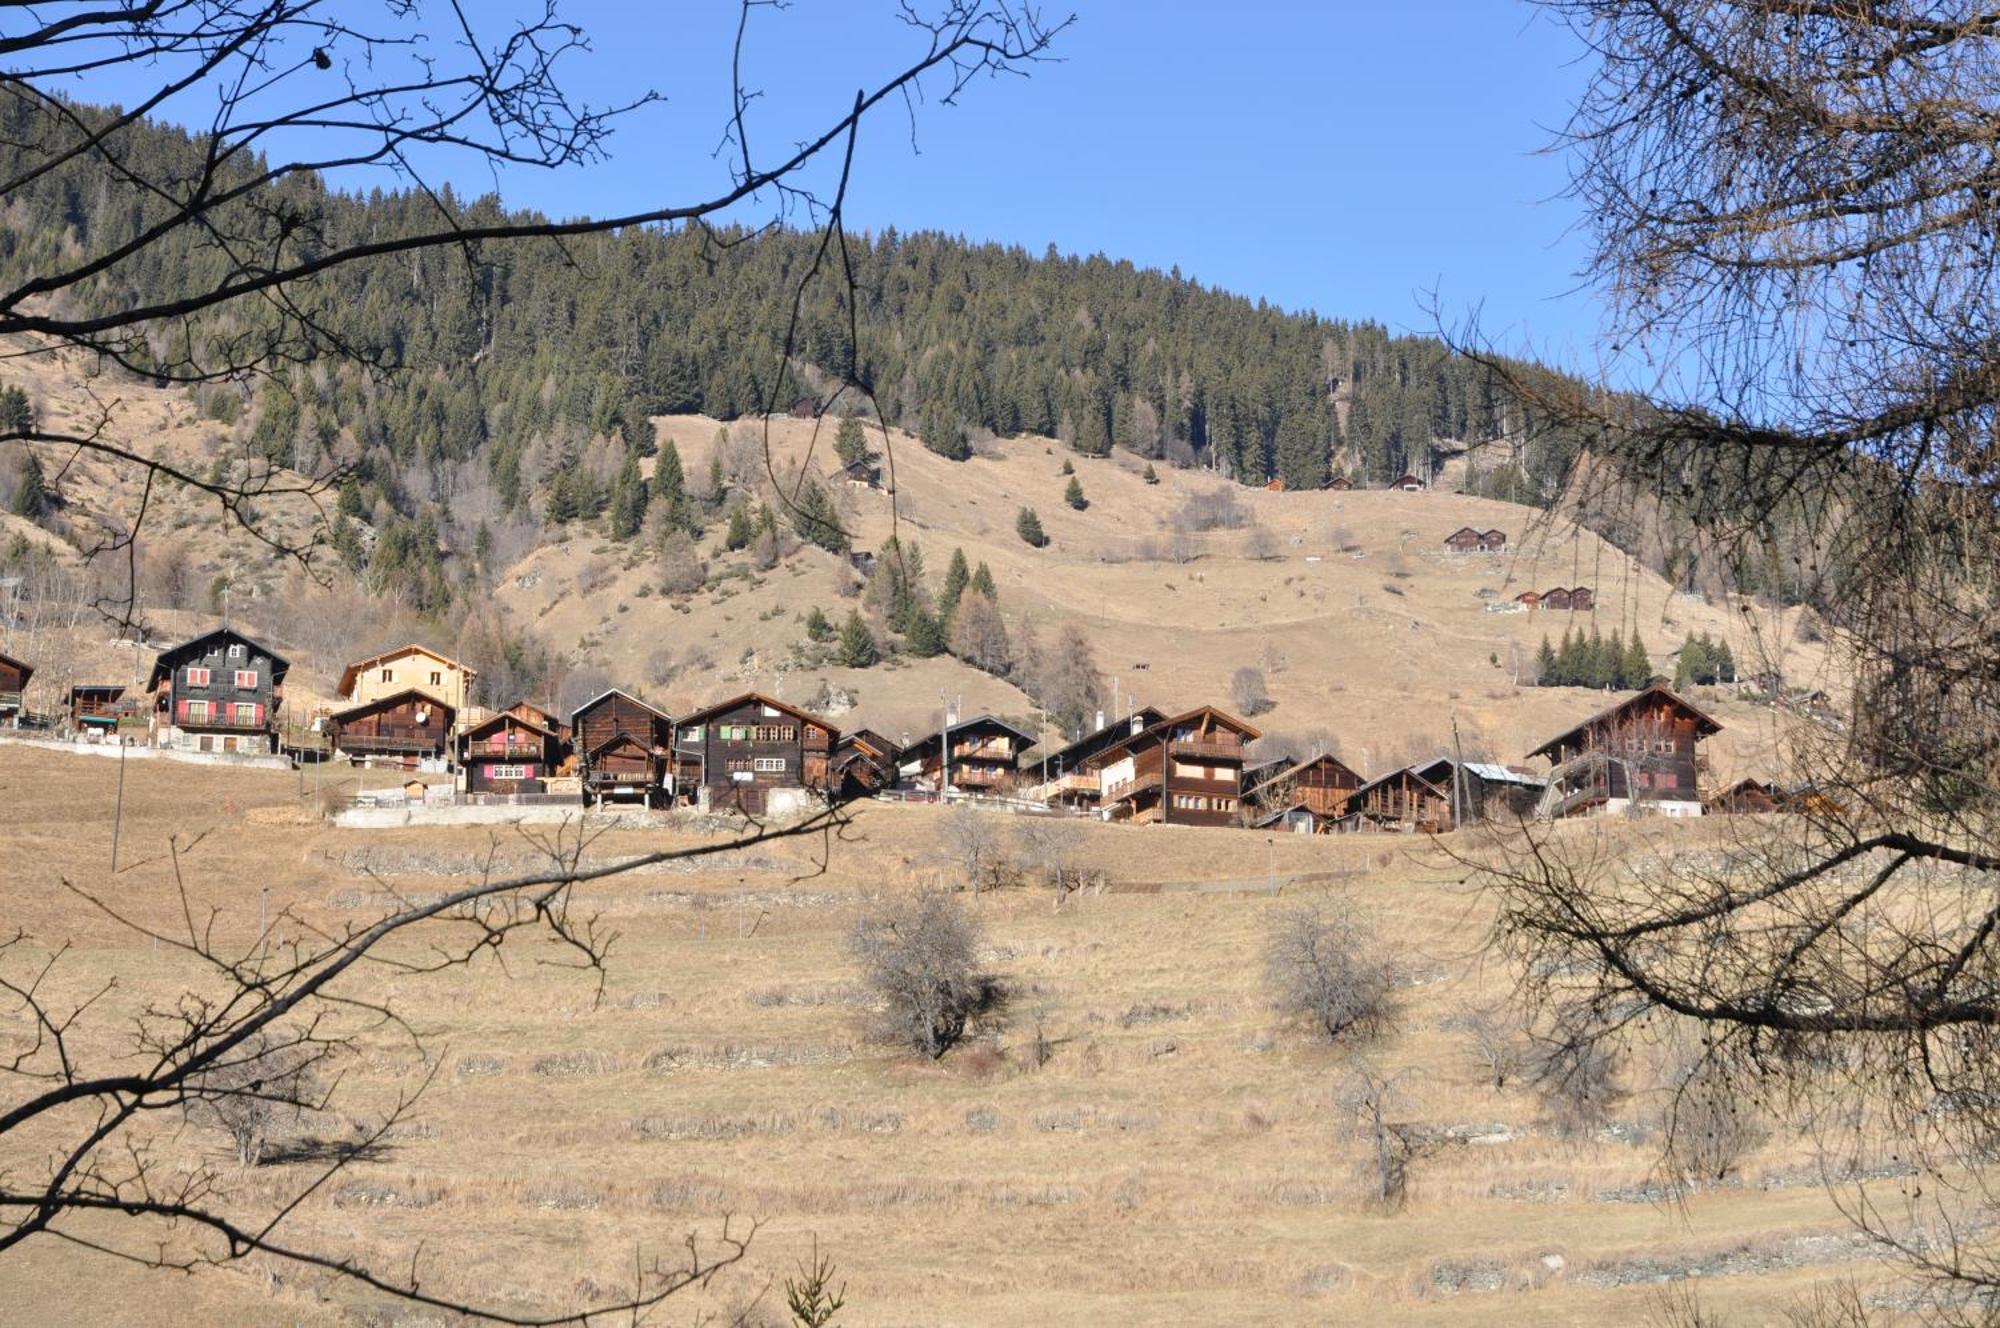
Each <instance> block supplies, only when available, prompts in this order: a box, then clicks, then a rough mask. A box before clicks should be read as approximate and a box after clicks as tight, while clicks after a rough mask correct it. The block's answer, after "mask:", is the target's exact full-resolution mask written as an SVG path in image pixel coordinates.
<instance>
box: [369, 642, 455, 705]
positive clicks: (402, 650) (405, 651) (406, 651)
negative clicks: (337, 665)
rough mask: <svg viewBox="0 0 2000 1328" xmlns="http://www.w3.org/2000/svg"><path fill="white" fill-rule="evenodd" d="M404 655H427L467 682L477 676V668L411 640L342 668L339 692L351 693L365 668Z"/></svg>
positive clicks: (370, 667)
mask: <svg viewBox="0 0 2000 1328" xmlns="http://www.w3.org/2000/svg"><path fill="white" fill-rule="evenodd" d="M405 655H428V656H430V657H431V658H432V659H434V660H436V661H437V662H438V663H440V664H449V665H451V667H453V668H455V669H457V670H458V671H459V672H461V673H463V674H464V675H465V680H466V681H467V682H471V681H472V680H473V679H474V678H477V677H478V676H479V670H478V669H475V668H469V667H467V666H466V665H464V664H461V663H459V662H458V661H457V660H455V659H453V658H452V657H451V656H450V655H446V654H443V653H441V652H439V651H436V650H432V649H431V648H430V647H429V646H426V645H418V644H417V643H416V642H414V641H412V642H411V643H410V644H408V645H406V646H397V647H396V648H395V649H393V650H385V651H383V652H382V653H381V654H379V655H370V656H369V657H368V658H367V659H357V660H355V661H354V662H353V663H352V664H349V665H348V666H347V667H346V668H344V669H342V670H341V671H340V689H339V690H340V694H341V695H342V696H351V695H353V693H354V684H355V683H357V682H359V681H360V680H361V675H362V673H363V672H364V671H365V670H368V669H372V668H374V667H375V666H376V665H377V664H385V663H387V662H388V661H390V660H392V659H401V658H403V657H404V656H405Z"/></svg>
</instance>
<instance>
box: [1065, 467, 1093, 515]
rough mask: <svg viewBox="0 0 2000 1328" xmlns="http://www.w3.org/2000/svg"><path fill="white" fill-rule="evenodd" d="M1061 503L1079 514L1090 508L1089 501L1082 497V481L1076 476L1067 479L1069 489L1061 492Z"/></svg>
mask: <svg viewBox="0 0 2000 1328" xmlns="http://www.w3.org/2000/svg"><path fill="white" fill-rule="evenodd" d="M1063 501H1064V502H1066V503H1068V504H1069V505H1070V506H1071V507H1074V508H1075V509H1076V510H1077V511H1079V512H1081V511H1082V510H1083V509H1084V508H1086V507H1088V506H1090V499H1088V498H1086V497H1084V496H1083V481H1082V480H1079V479H1078V478H1077V477H1076V476H1074V475H1072V476H1070V477H1069V487H1068V488H1067V489H1064V490H1063Z"/></svg>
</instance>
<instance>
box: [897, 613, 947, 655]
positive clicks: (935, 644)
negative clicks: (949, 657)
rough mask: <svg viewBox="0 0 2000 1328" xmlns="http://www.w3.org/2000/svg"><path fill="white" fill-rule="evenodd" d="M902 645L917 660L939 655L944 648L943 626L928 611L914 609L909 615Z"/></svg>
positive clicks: (935, 616)
mask: <svg viewBox="0 0 2000 1328" xmlns="http://www.w3.org/2000/svg"><path fill="white" fill-rule="evenodd" d="M903 644H904V645H905V646H906V647H908V648H909V652H910V653H911V654H912V655H915V656H916V657H917V658H919V659H929V658H930V657H931V656H933V655H941V654H943V653H944V648H945V634H944V625H943V624H942V623H940V622H939V621H938V616H937V615H936V614H935V613H932V612H931V611H930V610H928V609H924V608H918V609H915V610H913V611H912V612H911V614H910V619H909V626H908V627H907V628H905V629H904V632H903Z"/></svg>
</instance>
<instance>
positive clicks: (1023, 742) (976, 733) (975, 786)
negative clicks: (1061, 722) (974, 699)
mask: <svg viewBox="0 0 2000 1328" xmlns="http://www.w3.org/2000/svg"><path fill="white" fill-rule="evenodd" d="M1034 745H1035V735H1034V734H1032V733H1029V732H1027V731H1026V730H1025V729H1021V728H1018V727H1016V726H1015V725H1012V724H1009V723H1008V722H1007V721H1006V720H1004V719H1001V718H999V717H998V716H995V715H974V716H972V717H971V718H969V719H964V720H953V721H951V722H950V723H948V724H946V725H945V726H944V727H943V728H942V729H940V730H938V731H937V732H936V733H928V734H925V735H924V736H923V737H921V738H918V739H917V740H916V741H915V742H913V743H911V744H910V745H909V746H907V747H905V748H904V749H903V752H902V755H901V756H899V757H898V758H897V768H898V770H899V771H900V773H901V777H902V779H903V780H904V781H905V782H909V783H915V784H917V785H918V786H919V787H922V788H927V789H932V790H935V791H936V792H939V793H946V792H957V793H968V794H972V795H974V796H982V797H992V796H995V795H998V794H1004V793H1011V792H1013V790H1014V788H1015V786H1016V785H1017V784H1018V783H1019V782H1020V778H1021V775H1020V769H1019V767H1020V763H1021V755H1022V753H1024V752H1026V751H1027V750H1028V748H1030V747H1032V746H1034Z"/></svg>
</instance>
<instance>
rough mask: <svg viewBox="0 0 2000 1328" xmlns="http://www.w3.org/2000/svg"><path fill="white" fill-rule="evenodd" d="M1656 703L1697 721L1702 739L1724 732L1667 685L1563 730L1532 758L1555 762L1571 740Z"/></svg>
mask: <svg viewBox="0 0 2000 1328" xmlns="http://www.w3.org/2000/svg"><path fill="white" fill-rule="evenodd" d="M1654 701H1664V702H1666V703H1667V704H1668V705H1670V706H1672V707H1674V708H1675V709H1677V710H1679V711H1681V712H1682V713H1683V714H1686V715H1687V716H1688V717H1689V718H1691V719H1693V720H1694V723H1695V732H1696V733H1697V734H1698V735H1700V736H1702V737H1707V736H1708V735H1709V734H1711V733H1719V732H1721V730H1722V725H1721V724H1720V723H1719V722H1717V721H1716V720H1714V719H1711V718H1710V717H1709V715H1708V713H1707V712H1706V711H1704V710H1702V709H1701V708H1700V707H1698V706H1696V705H1694V704H1693V703H1692V702H1690V701H1688V700H1687V699H1686V698H1684V697H1682V696H1681V695H1679V694H1678V693H1676V692H1675V691H1674V690H1673V689H1672V688H1671V687H1668V686H1666V685H1665V684H1663V683H1654V684H1652V685H1651V686H1649V687H1647V688H1646V689H1645V690H1644V691H1640V692H1635V693H1634V694H1633V695H1631V696H1628V697H1626V698H1625V699H1624V700H1623V701H1620V702H1619V703H1618V704H1617V705H1613V706H1606V707H1605V708H1604V709H1602V710H1600V711H1598V712H1597V713H1596V714H1594V715H1592V716H1591V717H1590V718H1589V719H1586V720H1584V721H1583V723H1581V724H1578V725H1577V726H1576V727H1574V728H1570V729H1565V730H1563V731H1562V732H1561V733H1558V734H1557V735H1556V736H1555V737H1553V738H1550V739H1549V740H1548V741H1547V742H1545V743H1543V744H1542V745H1541V746H1539V747H1537V748H1535V749H1534V750H1533V751H1531V752H1529V753H1528V755H1530V756H1547V757H1549V758H1550V759H1551V760H1553V759H1554V758H1555V754H1556V749H1557V748H1559V747H1562V746H1563V745H1564V744H1566V743H1567V742H1569V740H1570V739H1571V738H1574V737H1576V736H1577V735H1579V734H1581V733H1583V732H1584V731H1585V730H1586V729H1593V728H1598V727H1601V726H1603V725H1606V724H1609V723H1611V722H1612V721H1613V720H1614V719H1616V718H1617V717H1618V716H1619V715H1621V714H1623V713H1624V712H1626V711H1627V710H1631V709H1633V708H1635V707H1638V706H1642V705H1647V704H1650V703H1652V702H1654Z"/></svg>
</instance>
